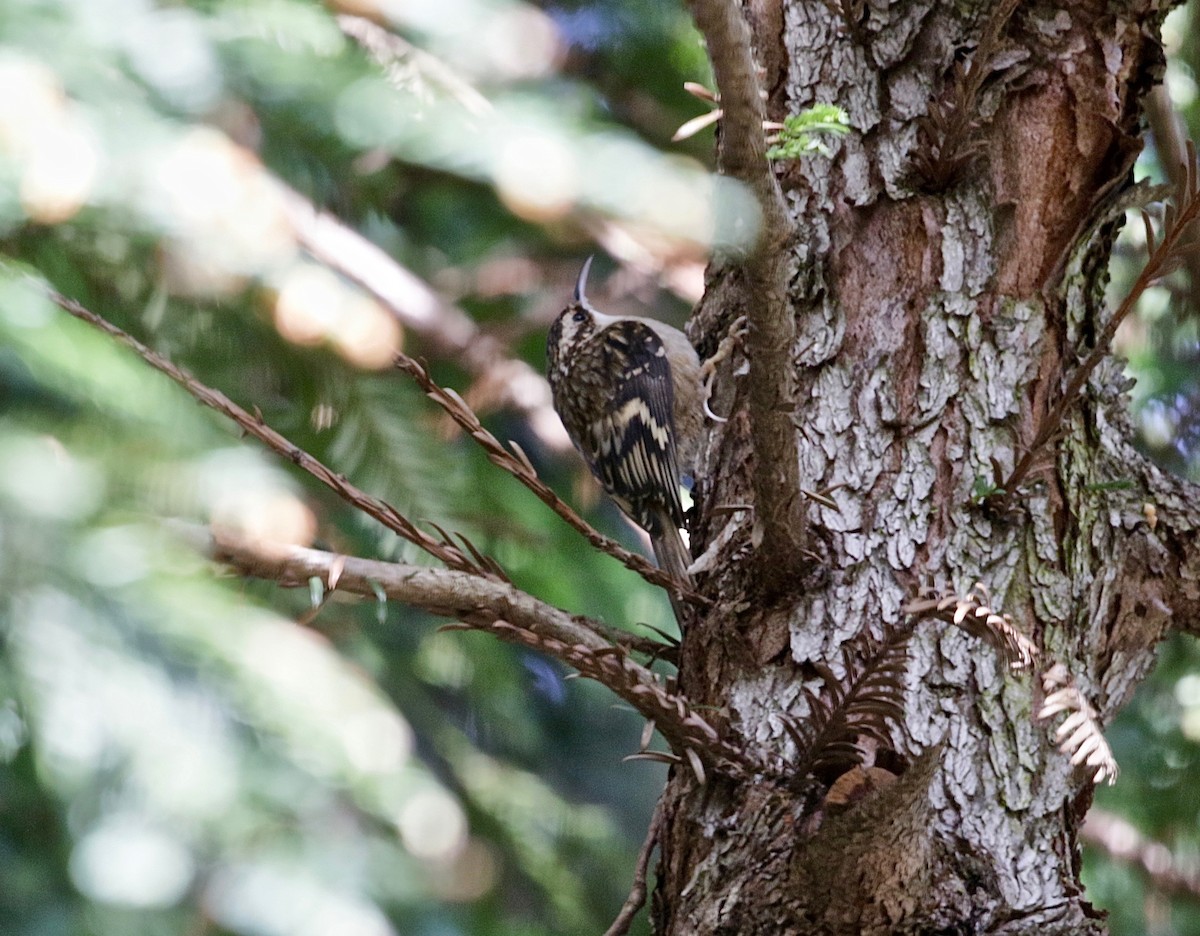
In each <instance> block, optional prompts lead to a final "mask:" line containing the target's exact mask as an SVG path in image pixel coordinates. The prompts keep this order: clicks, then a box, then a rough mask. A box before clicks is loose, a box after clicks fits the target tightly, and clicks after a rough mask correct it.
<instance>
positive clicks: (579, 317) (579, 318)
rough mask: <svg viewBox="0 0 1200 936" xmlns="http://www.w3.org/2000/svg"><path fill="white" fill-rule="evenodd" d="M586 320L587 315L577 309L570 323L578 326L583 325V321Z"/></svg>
mask: <svg viewBox="0 0 1200 936" xmlns="http://www.w3.org/2000/svg"><path fill="white" fill-rule="evenodd" d="M586 318H587V313H586V312H584V311H583V309H577V310H576V312H575V314H574V315H572V316H571V321H572V322H574V323H575V324H576V325H580V324H582V323H583V321H584V319H586Z"/></svg>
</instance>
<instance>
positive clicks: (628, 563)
mask: <svg viewBox="0 0 1200 936" xmlns="http://www.w3.org/2000/svg"><path fill="white" fill-rule="evenodd" d="M396 366H397V367H398V368H400V370H402V371H404V372H405V373H406V374H408V375H409V376H411V377H412V378H413V380H415V381H416V382H417V384H418V385H419V386H420V387H421V389H422V390H424V391H425V394H426V396H428V397H429V398H430V399H431V400H433V401H434V402H435V403H436V404H437V405H438V406H440V407H441V408H442V409H443V410H445V411H446V413H447V414H448V415H449V416H450V418H451V419H453V420H454V422H455V423H457V424H458V426H459V427H460V428H461V429H462V430H463V431H464V432H466V433H467V435H469V436H470V437H471V438H472V439H474V440H475V441H476V442H478V443H479V445H480V446H481V447H482V448H483V450H484V451H485V452H487V456H488V459H489V460H490V461H491V462H492V464H493V465H495V466H496V467H498V468H500V469H501V470H502V471H505V472H507V473H508V474H510V475H512V476H513V477H514V478H516V479H517V480H518V481H520V482H521V483H522V484H523V485H525V487H527V488H528V489H529V490H530V491H532V492H533V493H534V495H535V496H536V497H537V498H538V500H540V501H541V502H542V503H543V504H545V505H546V506H547V507H549V508H550V509H551V510H553V511H554V512H555V513H556V514H558V515H559V516H560V517H562V519H563V520H565V521H566V522H567V524H568V525H569V526H570V527H572V528H573V529H575V530H576V531H578V532H579V533H580V534H582V535H583V537H584V538H585V539H586V540H587V541H588V542H589V543H591V544H592V546H594V547H596V548H597V549H599V550H600V551H601V552H603V553H607V554H608V555H609V556H612V557H613V558H614V559H616V560H617V561H618V562H620V563H621V564H622V565H624V566H625V567H626V568H627V569H631V570H633V571H634V572H636V573H637V574H638V575H640V576H641V577H642V578H644V579H645V580H646V581H647V582H650V583H651V584H652V585H658V586H659V587H660V588H664V589H666V590H667V591H668V592H670V593H671V594H672V595H675V596H677V597H680V598H684V599H686V600H689V601H704V599H703V598H702V597H701V596H700V595H698V594H697V593H695V592H693V591H691V590H689V589H687V588H685V587H684V586H683V585H682V584H680V583H679V582H677V581H676V580H675V579H673V578H672V577H671V576H670V575H668V574H667V573H666V572H664V571H662V570H661V569H658V568H656V567H655V566H654V565H653V564H652V563H650V562H649V561H648V560H646V559H643V558H642V557H641V556H639V555H637V554H636V553H632V552H630V551H629V550H628V549H626V548H625V547H624V546H622V545H621V544H620V543H618V542H616V541H615V540H612V539H609V538H608V537H607V536H605V535H604V534H603V533H600V532H599V531H598V530H596V529H595V528H594V527H593V526H592V525H591V524H590V523H588V522H587V521H586V520H584V519H583V517H581V516H579V514H577V513H576V512H575V511H574V510H572V509H571V508H570V506H568V505H567V503H566V502H565V501H563V500H562V499H561V498H560V497H559V496H558V495H557V494H555V493H554V491H553V490H552V489H551V488H549V487H548V486H547V485H546V484H545V483H544V482H543V481H542V480H541V479H540V478H539V477H538V476H537V471H536V470H535V469H534V467H533V464H532V462H530V460H529V457H528V456H527V455H526V454H525V452H524V451H522V450H521V447H520V446H518V445H517V444H516V443H515V442H510V443H509V444H510V445H511V446H512V447H513V449H514V450H515V452H516V454H515V455H514V454H513V453H512V452H510V451H508V449H506V448H505V447H504V446H503V445H501V444H500V440H499V439H497V438H496V437H495V436H494V435H492V434H491V433H490V432H488V431H487V429H485V428H484V426H483V424H482V423H481V422H480V421H479V417H478V416H476V415H475V413H474V412H473V411H472V410H471V408H470V407H469V406H467V404H466V402H465V401H464V400H463V398H462V397H461V396H459V395H458V394H457V393H455V392H454V391H453V390H449V389H447V388H445V387H441V386H439V385H438V383H437V382H436V381H435V380H434V379H433V378H432V377H430V376H429V372H428V371H427V370H426V369H425V368H424V367H423V366H422V365H421V364H420V363H419V362H418V361H414V360H413V359H412V358H410V357H408V356H407V355H405V354H397V355H396Z"/></svg>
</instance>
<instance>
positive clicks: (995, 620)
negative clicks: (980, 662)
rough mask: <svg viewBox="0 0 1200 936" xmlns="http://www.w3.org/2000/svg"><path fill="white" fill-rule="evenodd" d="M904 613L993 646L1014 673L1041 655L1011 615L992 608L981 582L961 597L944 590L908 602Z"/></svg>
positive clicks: (1026, 667)
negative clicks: (932, 620)
mask: <svg viewBox="0 0 1200 936" xmlns="http://www.w3.org/2000/svg"><path fill="white" fill-rule="evenodd" d="M905 611H907V612H908V613H909V614H915V615H917V616H919V617H936V618H937V619H938V620H941V621H947V622H949V623H951V624H953V625H954V626H955V627H961V628H962V629H963V630H965V631H966V632H967V633H968V634H971V635H972V636H975V637H979V638H980V639H981V640H984V641H986V642H987V643H989V644H991V645H992V646H993V647H995V648H996V650H997V651H999V653H1000V654H1001V655H1002V656H1003V657H1004V658H1005V659H1006V660H1007V661H1008V665H1009V667H1011V668H1012V669H1014V670H1023V669H1028V668H1029V667H1030V666H1032V665H1033V662H1034V661H1035V660H1036V659H1037V658H1038V657H1039V656H1040V655H1041V651H1040V650H1039V649H1038V646H1037V644H1035V643H1034V642H1033V641H1032V640H1030V639H1029V638H1028V637H1027V636H1026V635H1025V634H1024V633H1023V632H1022V631H1021V629H1020V628H1019V627H1017V625H1016V622H1014V621H1013V619H1012V615H1009V614H1001V613H999V612H998V611H996V610H994V609H993V608H992V606H991V599H990V598H989V597H988V590H987V587H986V586H985V585H984V584H983V583H982V582H976V583H975V584H974V585H972V586H971V588H970V590H969V591H967V593H966V594H964V595H959V594H957V593H956V592H953V591H948V592H944V593H941V594H938V593H934V594H933V595H932V596H930V597H927V598H924V599H921V600H919V601H913V602H910V603H909V604H908V606H907V607H906V608H905Z"/></svg>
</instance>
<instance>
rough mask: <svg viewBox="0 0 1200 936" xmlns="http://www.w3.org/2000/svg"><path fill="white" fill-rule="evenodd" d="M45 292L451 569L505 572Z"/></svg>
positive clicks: (154, 354) (101, 320)
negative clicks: (432, 533) (486, 565)
mask: <svg viewBox="0 0 1200 936" xmlns="http://www.w3.org/2000/svg"><path fill="white" fill-rule="evenodd" d="M46 294H47V295H48V296H49V298H50V300H51V301H52V302H54V304H55V305H57V306H58V307H59V308H61V309H62V310H63V311H65V312H69V313H70V314H71V315H73V316H75V317H76V318H77V319H81V320H83V321H85V322H87V323H88V324H89V325H93V326H95V327H96V328H98V329H100V330H101V331H102V332H105V333H106V334H108V335H111V336H112V337H113V338H115V339H116V340H117V341H119V342H120V343H121V344H123V345H125V346H126V347H127V348H129V349H131V350H132V351H133V352H134V353H135V354H137V355H138V357H140V358H141V359H142V360H144V361H145V362H146V363H147V364H149V365H150V366H151V367H153V368H154V369H155V370H157V371H160V372H161V373H163V374H166V375H167V376H168V377H170V378H171V380H173V381H175V383H177V384H179V385H180V386H181V387H183V388H184V389H185V390H186V391H187V392H188V393H190V394H191V395H192V396H193V397H194V398H195V399H196V400H197V401H198V402H200V403H202V404H204V405H205V406H207V407H209V408H210V409H214V410H216V411H217V412H218V413H221V414H222V415H224V416H227V417H228V418H229V419H231V420H233V421H234V422H235V423H237V424H238V425H239V426H240V427H241V428H242V429H243V430H244V431H245V432H246V433H247V434H248V435H251V436H253V437H254V438H256V439H258V441H260V442H262V443H263V444H264V445H265V446H267V448H269V449H271V450H272V451H273V452H275V453H277V454H279V455H281V456H283V457H284V458H286V459H287V460H288V461H290V462H291V463H292V464H294V465H296V466H297V467H298V468H300V469H302V470H303V471H306V472H308V473H309V474H310V475H312V476H313V477H314V478H316V479H317V480H318V481H320V482H321V483H322V484H324V485H325V486H326V487H328V488H329V489H330V490H332V491H333V492H334V493H335V494H337V495H338V496H339V497H340V498H342V499H343V500H345V501H346V502H347V503H349V504H351V505H352V506H353V507H355V508H356V509H358V510H361V511H362V512H363V513H365V514H367V515H368V516H370V517H373V518H374V519H376V520H378V521H379V522H380V523H382V524H383V525H384V526H385V527H387V528H388V529H389V530H391V531H392V532H393V533H395V534H396V535H397V536H399V537H401V538H402V539H406V540H408V541H409V542H410V543H413V544H415V545H416V546H419V547H420V548H421V549H423V550H425V552H427V553H429V555H431V556H433V557H434V558H435V559H438V560H440V561H441V562H444V563H445V564H446V565H447V566H448V567H450V568H451V569H458V570H460V571H462V572H469V573H471V574H473V575H481V576H486V577H488V578H492V579H497V580H499V579H500V578H501V575H499V574H497V572H495V571H493V570H491V569H486V568H484V567H483V566H482V565H480V564H479V563H477V562H476V561H475V559H474V558H473V557H471V556H469V555H467V554H466V553H464V552H463V551H462V550H461V549H459V548H458V547H457V546H454V545H452V544H451V543H448V542H443V541H442V540H438V539H436V538H434V537H433V536H430V535H429V534H428V533H426V532H425V531H424V530H422V529H420V528H418V527H417V526H416V525H414V524H413V523H412V521H410V520H409V519H408V518H407V517H405V516H404V515H403V514H401V513H400V511H398V510H397V509H396V508H395V507H393V506H392V505H391V504H388V503H387V502H385V501H382V500H380V499H379V498H377V497H372V496H371V495H370V494H367V493H366V492H365V491H363V490H361V489H360V488H357V487H355V486H354V485H353V484H351V483H350V482H349V481H347V480H346V479H345V478H344V477H343V476H342V475H339V474H335V473H334V472H333V471H332V470H330V469H329V468H327V467H326V466H325V465H324V464H322V463H321V462H320V461H318V460H317V459H316V458H314V457H313V456H312V455H310V454H308V452H306V451H304V449H302V448H300V447H299V446H297V445H295V444H293V443H292V442H290V441H289V440H288V439H286V438H285V437H284V436H282V435H280V434H279V433H278V432H276V431H275V430H274V429H272V428H271V427H270V426H268V425H267V424H266V423H265V422H263V419H262V417H261V416H259V415H257V414H251V413H248V412H246V411H245V410H244V409H242V408H241V407H240V406H238V405H237V404H236V403H234V402H233V401H232V400H230V399H229V397H227V396H225V394H223V393H221V392H220V391H218V390H214V389H212V388H211V387H209V386H207V385H206V384H203V383H201V382H200V381H199V380H197V379H196V378H195V377H193V376H192V375H191V374H189V373H188V372H187V371H185V370H184V369H183V368H181V367H177V366H176V365H175V364H173V363H171V362H170V361H169V360H167V359H166V358H164V357H163V356H162V355H160V354H158V353H157V352H155V351H152V350H151V349H150V348H148V347H146V346H145V345H144V344H142V343H141V342H140V341H138V340H137V339H136V338H134V337H133V336H132V335H130V334H129V333H128V332H125V331H123V330H122V329H120V328H118V327H117V326H116V325H114V324H113V323H112V322H110V321H108V320H107V319H105V318H103V317H102V316H100V315H97V314H96V313H95V312H92V311H91V310H90V309H88V308H85V307H84V306H83V305H81V304H80V303H79V302H76V301H75V300H74V299H69V298H67V297H66V296H63V295H62V294H60V293H58V292H56V291H55V290H53V289H49V288H47V289H46Z"/></svg>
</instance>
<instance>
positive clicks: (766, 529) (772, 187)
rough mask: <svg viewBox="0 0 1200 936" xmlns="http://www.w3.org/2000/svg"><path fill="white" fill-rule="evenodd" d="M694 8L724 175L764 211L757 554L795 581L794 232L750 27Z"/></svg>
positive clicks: (756, 351) (757, 320)
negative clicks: (771, 157) (711, 85)
mask: <svg viewBox="0 0 1200 936" xmlns="http://www.w3.org/2000/svg"><path fill="white" fill-rule="evenodd" d="M691 8H692V16H693V17H694V19H695V21H696V27H697V29H699V30H700V32H701V33H702V34H703V36H704V38H705V40H706V42H707V43H708V55H709V59H710V60H711V61H712V66H713V74H714V76H715V78H716V82H717V88H718V91H719V93H720V99H721V109H722V111H723V116H722V118H721V133H720V144H719V150H718V160H719V163H720V166H721V169H722V170H723V171H724V172H725V173H726V174H727V175H729V176H732V177H733V178H735V179H738V180H740V181H741V182H744V183H745V184H746V185H747V186H748V187H749V188H750V190H751V191H752V192H753V193H754V196H755V198H756V200H757V202H758V205H759V209H760V211H761V213H762V219H761V220H762V227H761V230H760V232H759V237H758V241H757V243H756V245H755V247H754V250H753V251H752V253H751V254H750V256H749V257H748V258H747V259H746V261H745V265H744V268H745V273H746V280H747V282H746V309H747V325H748V333H747V337H746V355H747V357H748V358H749V359H750V373H749V375H748V376H747V389H748V392H749V400H750V405H749V415H750V435H751V439H752V441H753V444H754V473H753V484H754V511H755V528H756V531H761V534H762V541H761V544H760V547H759V549H758V552H757V556H758V557H759V561H760V565H761V567H762V570H763V571H764V572H769V574H770V575H771V576H772V577H776V576H777V577H779V578H780V579H782V578H785V577H787V578H790V577H793V576H794V574H795V571H796V566H797V564H798V563H800V562H801V561H802V559H801V557H802V555H803V547H804V535H803V531H804V524H803V521H802V520H801V519H800V517H799V504H800V474H799V465H798V461H797V456H796V433H795V427H794V426H793V425H792V422H791V418H790V414H791V412H792V410H793V409H794V400H793V381H794V376H793V373H792V371H793V368H792V348H793V345H794V343H795V336H796V325H795V321H794V319H793V317H792V310H791V307H790V305H789V303H788V295H787V286H788V283H787V275H788V265H787V259H788V257H789V255H790V252H789V251H788V249H787V248H788V241H789V239H790V237H791V233H792V232H791V226H790V223H789V221H788V213H787V206H786V205H785V204H784V201H783V194H782V192H781V191H780V189H779V183H778V181H777V180H776V178H775V173H774V171H773V170H772V168H771V164H770V163H769V162H768V161H767V152H766V140H765V138H764V136H763V130H762V127H763V120H764V119H765V116H766V114H765V111H764V107H763V99H762V93H761V89H760V88H759V84H758V76H757V69H756V66H755V62H754V55H753V51H752V49H751V44H750V29H749V27H748V26H747V25H746V21H745V18H744V17H743V15H742V12H741V9H740V7H739V6H738V4H737V3H736V2H734V0H692V2H691Z"/></svg>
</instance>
